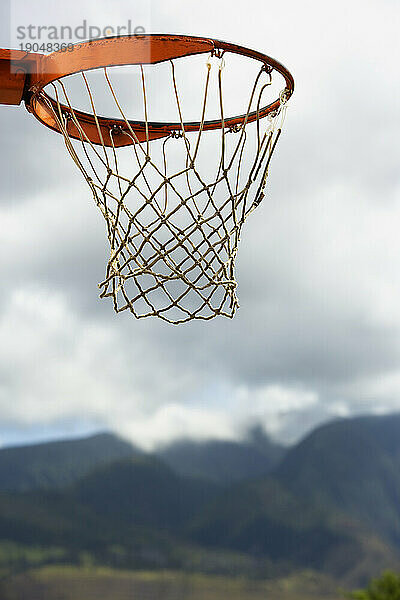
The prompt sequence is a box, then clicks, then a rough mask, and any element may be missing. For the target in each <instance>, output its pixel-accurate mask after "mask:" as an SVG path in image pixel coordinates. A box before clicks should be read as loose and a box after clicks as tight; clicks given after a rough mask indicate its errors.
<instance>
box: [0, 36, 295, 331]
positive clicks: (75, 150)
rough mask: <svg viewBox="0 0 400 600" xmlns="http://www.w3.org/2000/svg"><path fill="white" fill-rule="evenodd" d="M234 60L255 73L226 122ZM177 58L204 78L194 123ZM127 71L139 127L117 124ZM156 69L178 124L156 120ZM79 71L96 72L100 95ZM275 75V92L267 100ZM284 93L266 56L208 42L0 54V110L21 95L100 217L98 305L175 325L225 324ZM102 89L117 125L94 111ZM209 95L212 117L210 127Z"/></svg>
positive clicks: (110, 42)
mask: <svg viewBox="0 0 400 600" xmlns="http://www.w3.org/2000/svg"><path fill="white" fill-rule="evenodd" d="M232 57H240V60H245V61H247V62H248V63H251V64H252V68H253V67H254V66H255V70H254V77H253V80H252V82H251V84H250V86H249V88H250V89H248V91H247V92H243V90H241V91H242V95H243V96H245V97H246V101H245V105H244V110H243V111H242V112H240V114H236V115H235V114H230V113H228V112H227V110H226V102H227V99H226V94H224V82H225V74H226V72H227V71H228V70H229V68H231V67H232V64H233V63H232V61H233V60H234V59H233V58H232ZM203 59H204V60H203ZM182 61H185V66H186V67H187V68H188V71H189V72H190V74H191V75H192V76H193V72H194V71H195V68H194V66H191V64H190V61H191V62H192V63H193V65H195V66H196V69H197V70H196V71H195V72H196V80H197V82H200V83H201V93H200V91H199V93H198V94H197V96H196V102H197V104H198V107H199V114H198V118H197V120H192V119H189V120H188V119H186V118H185V114H186V112H185V111H186V109H187V106H186V104H185V102H184V100H183V96H184V94H183V91H182V87H184V88H185V90H186V92H187V91H188V90H189V91H190V84H189V83H188V82H187V80H186V79H182V80H180V78H179V76H178V70H179V68H180V66H179V65H180V64H181V63H182ZM199 61H200V62H199ZM228 63H229V64H228ZM126 66H130V67H132V68H135V69H136V70H137V75H138V78H137V85H136V88H137V89H136V92H137V93H138V90H139V91H140V97H141V105H142V110H143V119H142V120H131V119H130V118H129V117H128V110H127V108H126V106H125V105H124V103H123V101H122V100H121V98H120V95H121V89H117V86H116V84H115V82H114V81H113V70H115V68H117V67H126ZM161 66H162V68H163V69H164V71H163V76H164V79H165V82H166V83H164V82H163V85H162V86H159V94H165V95H167V89H168V94H169V95H170V97H171V98H172V101H173V104H174V113H175V115H174V117H175V118H174V119H168V120H159V121H155V120H153V119H151V118H150V116H149V115H150V112H151V109H152V106H151V100H150V98H149V88H148V77H149V73H148V71H147V70H148V69H153V71H152V73H151V75H153V72H154V73H155V71H154V70H155V69H156V68H157V67H158V68H160V69H161ZM146 69H147V70H146ZM199 69H200V72H198V70H199ZM249 71H250V68H249ZM90 72H96V74H97V75H98V74H100V75H101V77H102V82H101V83H100V87H99V90H100V92H99V91H98V90H97V88H96V86H93V84H92V83H91V81H90V78H89V74H90ZM73 77H75V78H76V77H79V78H80V79H81V84H82V88H83V91H84V96H85V101H86V104H87V105H88V107H89V110H81V108H79V107H77V106H76V105H75V104H74V100H73V86H72V85H70V84H71V82H72V81H73ZM276 78H278V79H280V80H282V81H283V87H281V88H280V89H279V90H278V93H277V96H276V97H275V98H273V99H272V101H271V102H269V103H268V104H265V101H264V96H265V95H266V93H267V91H268V90H269V89H271V88H274V85H275V79H276ZM74 81H75V80H74ZM135 81H136V80H135ZM293 89H294V82H293V78H292V76H291V75H290V73H289V72H288V71H287V70H286V69H285V68H284V67H283V66H282V65H281V64H280V63H278V62H277V61H275V60H273V59H272V58H269V57H268V56H266V55H264V54H260V53H258V52H255V51H252V50H248V49H246V48H243V47H241V46H236V45H233V44H228V43H225V42H220V41H217V40H211V39H206V38H196V37H188V36H174V35H144V36H140V37H131V36H128V37H118V38H106V39H102V40H94V41H92V42H87V43H83V44H77V45H76V46H74V47H73V51H72V52H68V51H67V52H57V53H54V54H50V55H37V54H36V55H34V54H28V55H25V54H24V53H22V52H17V51H0V103H3V104H19V103H20V102H21V101H22V100H24V101H25V103H26V107H27V109H28V111H29V112H30V113H32V114H33V115H34V116H35V117H36V118H37V119H38V120H39V121H40V122H41V123H43V124H44V125H46V126H47V127H49V128H51V129H53V130H54V131H56V132H58V133H61V134H62V135H63V137H64V140H65V144H66V147H67V150H68V152H69V154H70V155H71V157H72V159H73V160H74V162H75V164H76V165H77V167H78V168H79V170H80V171H81V173H82V175H83V176H84V178H85V180H86V182H87V184H88V185H89V187H90V189H91V192H92V194H93V198H94V200H95V202H96V205H97V206H98V208H99V209H100V211H101V213H102V215H103V217H104V219H105V222H106V226H107V235H108V240H109V244H110V257H109V260H108V265H107V269H106V276H105V279H104V281H103V282H102V283H101V284H100V289H101V297H102V298H111V299H112V300H113V304H114V309H115V311H116V312H121V311H126V310H129V311H131V312H132V313H133V315H135V317H137V318H139V319H141V318H145V317H149V316H157V317H159V318H161V319H163V320H165V321H167V322H169V323H173V324H178V323H184V322H188V321H191V320H194V319H201V320H209V319H212V318H213V317H215V316H218V315H223V316H226V317H230V318H232V317H233V316H234V314H235V312H236V310H237V308H238V306H239V304H238V299H237V294H236V288H237V283H236V278H235V260H236V257H237V252H238V247H239V242H240V238H241V233H242V228H243V224H244V222H245V221H246V219H247V217H248V216H249V215H250V214H251V213H252V212H253V211H254V210H255V209H256V208H257V207H258V206H259V205H260V203H261V202H262V200H263V198H264V195H265V187H266V183H267V178H268V172H269V166H270V162H271V159H272V155H273V153H274V150H275V148H276V145H277V142H278V139H279V137H280V135H281V131H282V126H283V123H284V118H285V113H286V105H287V101H288V100H289V98H290V97H291V95H292V93H293ZM104 94H107V96H108V98H109V99H110V101H112V104H113V110H114V115H115V116H114V117H112V116H102V114H100V111H99V110H98V108H97V107H98V105H99V102H100V100H101V96H102V95H104ZM99 97H100V100H99ZM210 98H214V100H215V105H216V106H217V109H218V110H217V112H218V114H214V115H213V118H208V112H209V110H210V105H211V104H212V101H211V100H210ZM190 104H191V105H193V102H191V103H190Z"/></svg>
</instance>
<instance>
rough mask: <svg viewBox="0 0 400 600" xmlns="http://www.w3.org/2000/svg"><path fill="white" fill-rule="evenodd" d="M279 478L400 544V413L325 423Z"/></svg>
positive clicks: (291, 457) (303, 494) (294, 450)
mask: <svg viewBox="0 0 400 600" xmlns="http://www.w3.org/2000/svg"><path fill="white" fill-rule="evenodd" d="M274 476H275V477H276V478H277V479H278V480H279V482H280V483H281V484H282V485H283V486H284V487H286V488H287V489H289V490H291V491H292V492H293V493H294V494H296V496H298V497H300V498H303V499H305V500H312V501H313V502H314V503H317V504H319V505H321V506H327V507H330V508H331V509H332V510H336V511H340V512H342V513H345V514H347V515H350V516H351V517H353V518H355V519H357V520H359V521H361V522H363V523H365V524H366V525H367V526H368V527H369V528H370V529H372V530H374V531H375V532H376V534H377V535H380V536H382V535H383V536H384V537H386V539H387V540H389V541H390V542H391V543H393V544H395V545H396V546H398V547H399V548H400V415H392V416H390V417H365V418H358V419H349V420H344V421H337V422H334V423H330V424H328V425H325V426H323V427H320V428H318V429H317V430H316V431H314V432H313V433H312V434H311V435H309V436H308V437H307V438H306V439H305V440H303V441H302V442H301V443H300V444H299V445H297V446H296V447H294V448H292V449H291V450H290V451H289V452H288V454H287V455H286V457H285V458H284V460H283V461H282V463H281V464H280V466H279V467H278V468H277V470H276V472H275V473H274Z"/></svg>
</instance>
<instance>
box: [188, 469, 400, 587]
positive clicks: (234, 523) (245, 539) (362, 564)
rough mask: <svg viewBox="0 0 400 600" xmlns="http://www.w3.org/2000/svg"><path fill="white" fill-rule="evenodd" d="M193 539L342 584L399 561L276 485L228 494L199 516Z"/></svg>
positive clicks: (374, 540) (356, 529) (352, 526)
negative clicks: (319, 574) (316, 573)
mask: <svg viewBox="0 0 400 600" xmlns="http://www.w3.org/2000/svg"><path fill="white" fill-rule="evenodd" d="M189 535H190V538H191V539H192V540H195V541H196V542H197V543H199V544H202V545H205V546H208V547H219V548H230V549H231V550H235V551H239V552H243V553H245V554H251V555H256V556H264V557H266V558H268V559H270V560H271V561H272V562H273V563H274V564H287V565H290V566H291V568H295V569H304V568H311V569H315V570H317V571H320V572H323V573H326V574H329V575H331V576H333V577H336V578H337V579H339V580H341V581H343V582H344V581H349V582H353V581H357V580H361V581H365V580H367V579H368V577H369V575H370V574H371V572H374V573H379V572H380V569H382V568H385V567H387V566H388V565H392V566H393V565H396V564H397V561H398V559H399V556H398V554H397V553H396V552H395V551H394V549H393V548H392V547H390V546H389V545H388V544H385V543H384V542H383V541H382V540H380V539H379V537H377V536H374V535H373V534H372V533H371V532H370V531H368V530H366V529H365V528H363V527H362V526H360V525H359V524H358V523H357V522H355V521H354V522H353V521H351V520H349V519H347V518H346V517H345V516H343V515H340V514H338V513H334V512H330V511H329V510H327V509H326V508H321V507H316V506H315V505H313V504H311V503H309V502H306V501H302V500H300V499H299V498H297V497H296V496H295V495H293V494H291V493H290V492H288V491H287V490H286V489H284V488H283V487H282V486H281V485H280V484H279V483H278V482H276V481H274V480H272V479H269V480H261V481H256V482H252V483H248V484H242V485H238V486H235V487H234V488H230V489H229V490H227V491H226V492H225V493H223V494H222V495H220V496H219V497H218V499H217V500H216V501H215V502H213V503H212V504H211V505H210V506H207V507H206V508H205V510H204V511H203V513H202V514H200V515H199V516H197V518H196V519H195V520H194V521H193V522H192V524H191V525H190V527H189Z"/></svg>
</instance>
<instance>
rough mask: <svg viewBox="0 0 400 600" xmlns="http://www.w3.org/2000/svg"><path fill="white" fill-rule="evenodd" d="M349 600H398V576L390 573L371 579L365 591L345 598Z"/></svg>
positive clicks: (399, 584) (399, 587)
mask: <svg viewBox="0 0 400 600" xmlns="http://www.w3.org/2000/svg"><path fill="white" fill-rule="evenodd" d="M347 597H348V598H349V600H400V575H396V574H395V573H392V572H390V571H387V572H386V573H384V574H383V575H382V576H381V577H379V578H377V579H373V580H372V581H371V582H370V584H369V585H368V587H367V588H366V589H365V590H358V591H357V592H353V593H351V594H350V595H348V596H347Z"/></svg>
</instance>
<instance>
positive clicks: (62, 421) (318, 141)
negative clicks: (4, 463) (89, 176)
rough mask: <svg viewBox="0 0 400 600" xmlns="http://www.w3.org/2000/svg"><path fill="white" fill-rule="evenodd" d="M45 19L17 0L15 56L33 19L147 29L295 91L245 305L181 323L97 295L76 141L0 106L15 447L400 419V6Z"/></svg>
mask: <svg viewBox="0 0 400 600" xmlns="http://www.w3.org/2000/svg"><path fill="white" fill-rule="evenodd" d="M143 1H144V0H143ZM31 4H32V3H28V2H22V1H15V2H11V3H10V6H9V14H8V16H7V20H4V19H2V22H3V25H2V28H1V29H0V34H1V42H0V45H1V46H3V47H8V45H9V44H11V45H12V46H13V47H18V43H17V42H18V41H17V40H16V39H15V27H16V26H17V25H18V24H20V23H21V22H24V23H26V22H27V21H28V18H29V19H31V22H33V23H36V24H42V23H44V24H49V19H50V17H51V18H52V19H53V20H54V22H55V23H60V22H62V23H66V24H68V23H69V22H71V23H74V24H75V23H79V22H81V21H82V20H83V19H88V20H90V21H91V22H93V23H99V24H100V25H103V24H107V23H112V24H114V23H119V22H120V23H124V22H126V20H127V19H129V18H133V19H135V20H141V21H142V22H143V23H144V24H145V27H146V29H147V30H148V31H152V32H162V33H186V34H193V35H199V36H210V37H215V38H217V39H223V40H228V41H234V42H236V43H239V44H242V45H245V46H248V47H250V48H254V49H256V50H260V51H264V52H266V53H267V54H269V55H270V56H273V57H275V58H277V59H278V60H280V61H281V62H283V64H285V65H286V66H287V67H288V68H289V69H290V71H291V72H292V73H293V75H294V78H295V80H296V90H295V94H294V96H293V98H292V100H291V102H290V108H289V112H288V118H287V121H286V126H285V132H284V135H283V136H282V138H281V140H280V144H279V148H278V151H277V153H276V156H275V159H274V162H273V165H272V167H271V174H270V180H269V188H268V195H267V199H266V200H265V201H264V203H263V205H262V206H261V207H260V208H259V210H258V212H257V213H255V214H254V215H253V217H252V218H250V219H249V221H248V222H247V224H246V228H245V231H244V235H243V239H242V245H241V248H240V254H239V260H238V272H237V276H238V280H239V290H238V292H239V296H240V302H241V308H240V310H239V312H238V314H237V316H236V317H235V319H234V320H233V321H230V320H228V319H223V318H220V319H215V320H214V321H210V322H208V323H204V322H199V323H193V324H189V325H184V326H181V327H173V326H169V325H168V324H166V323H163V322H161V321H159V320H157V319H145V320H143V321H136V320H135V319H134V318H133V317H132V316H131V315H128V314H121V315H118V316H117V315H115V314H114V312H113V310H112V305H111V303H110V302H109V301H107V300H100V299H99V298H98V288H97V283H98V282H99V281H101V280H102V279H103V277H104V267H105V261H106V258H107V241H106V235H105V226H104V223H103V222H102V219H101V215H100V214H98V212H97V211H96V207H95V206H94V205H93V201H92V199H91V197H90V193H89V191H88V189H87V186H86V184H84V182H82V181H81V175H80V173H79V172H78V171H77V169H76V167H75V165H74V164H73V163H72V161H71V159H70V157H69V156H68V155H67V153H66V151H65V147H64V145H63V140H62V138H61V136H58V135H57V134H55V133H53V132H51V131H48V130H46V128H44V127H41V126H40V125H39V124H38V122H37V121H36V120H35V119H33V118H32V117H31V116H30V115H29V114H28V113H27V112H26V111H25V109H24V108H23V107H22V106H21V107H15V108H14V107H12V108H10V107H3V108H2V109H1V111H0V131H1V139H2V145H1V150H0V152H1V153H2V156H1V163H0V180H1V186H0V252H1V261H0V282H1V284H0V285H1V288H2V292H1V294H0V340H1V343H0V444H3V445H4V444H15V443H20V442H28V441H32V440H41V439H49V438H52V437H57V436H71V435H80V434H85V433H90V432H93V431H97V430H104V429H112V430H114V431H117V432H119V433H120V434H122V435H124V436H127V437H129V438H131V439H133V440H135V441H136V442H137V443H139V444H141V445H143V446H145V447H147V448H152V447H154V445H155V444H157V443H160V442H167V441H168V440H170V439H173V438H176V437H181V436H192V437H196V438H200V439H201V438H207V437H218V438H223V439H226V438H235V437H237V436H240V435H242V434H243V431H244V430H245V429H246V427H248V426H249V425H251V424H252V423H254V422H256V421H261V422H262V424H263V425H264V426H265V428H266V430H267V431H268V432H269V433H271V435H273V436H274V437H275V438H277V439H280V440H283V441H285V442H293V441H294V440H296V439H298V438H299V437H300V436H302V435H304V433H305V432H307V431H308V430H309V429H310V428H312V427H313V426H315V425H316V424H317V423H320V422H322V421H325V420H327V419H330V418H333V417H337V416H349V415H353V414H360V413H384V412H391V411H398V410H400V235H399V225H400V177H399V164H398V163H399V157H400V147H399V146H400V142H399V140H400V127H399V124H400V123H399V120H400V110H399V109H400V105H399V104H400V103H399V88H400V82H399V78H398V58H399V50H400V48H399V33H398V32H399V26H400V19H399V12H400V11H399V5H398V2H397V0H379V1H378V0H367V1H365V0H363V1H361V0H337V1H336V2H321V1H320V0H306V1H304V2H298V1H297V0H286V2H284V3H280V4H279V5H277V3H272V2H270V3H268V2H265V0H263V1H260V0H249V1H248V2H246V3H243V4H240V3H239V4H235V5H233V4H232V2H228V1H227V0H219V1H218V2H215V0H203V1H202V2H198V1H194V0H186V1H185V2H182V1H181V0H180V1H178V0H164V1H162V0H153V1H151V0H148V2H146V3H143V4H141V5H140V4H137V6H136V5H135V3H134V2H132V1H129V2H128V1H125V0H114V1H113V2H112V13H111V12H110V3H109V2H105V1H103V0H97V1H96V2H86V1H85V0H83V1H81V2H79V3H74V4H73V14H71V3H68V10H64V11H63V9H61V8H60V7H59V6H57V8H56V9H55V8H54V2H51V3H50V2H47V1H46V2H42V1H41V0H38V1H37V2H35V14H34V15H31V14H30V13H29V10H30V9H29V6H30V5H31ZM57 4H59V3H57ZM6 8H7V7H6V3H3V4H2V8H1V10H2V11H3V10H5V9H6ZM55 10H57V11H58V12H57V13H55V12H54V11H55ZM49 11H50V12H49ZM51 11H53V12H51ZM135 11H136V12H135ZM63 12H64V13H65V14H63ZM133 13H134V14H133ZM24 19H25V20H26V21H24ZM9 22H11V27H10V26H6V25H5V24H4V23H9Z"/></svg>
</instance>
